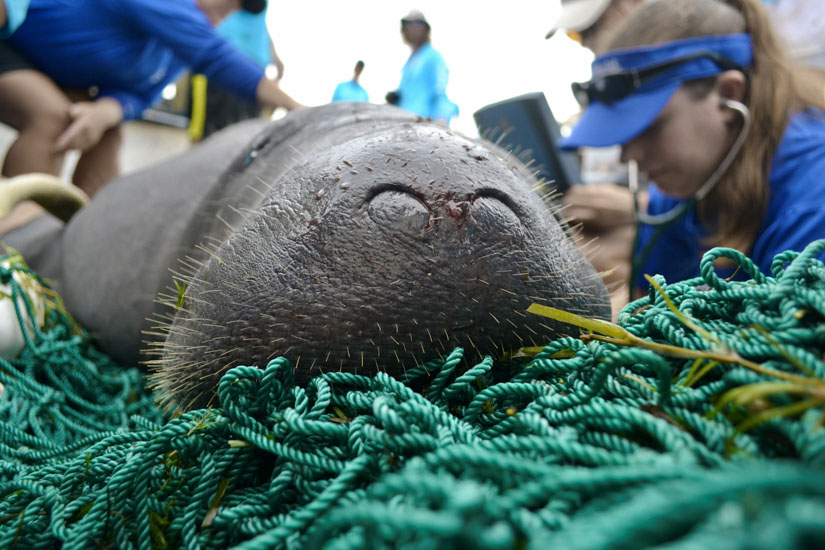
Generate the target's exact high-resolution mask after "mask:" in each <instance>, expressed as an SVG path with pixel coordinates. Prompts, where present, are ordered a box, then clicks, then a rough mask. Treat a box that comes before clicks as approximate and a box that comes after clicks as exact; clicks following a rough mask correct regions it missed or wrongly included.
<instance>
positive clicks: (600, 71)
mask: <svg viewBox="0 0 825 550" xmlns="http://www.w3.org/2000/svg"><path fill="white" fill-rule="evenodd" d="M752 63H753V47H752V46H751V39H750V35H748V34H724V35H716V36H701V37H696V38H687V39H684V40H676V41H673V42H666V43H664V44H656V45H652V46H642V47H638V48H629V49H624V50H617V51H614V52H610V53H607V54H604V55H600V56H599V57H597V58H596V59H595V60H594V61H593V71H592V73H593V78H592V79H591V80H590V81H589V82H585V83H575V84H573V93H574V94H576V99H577V100H578V101H579V103H580V104H582V105H583V106H586V108H585V110H584V113H582V116H581V118H579V121H578V123H576V126H575V127H574V128H573V131H572V132H571V133H570V135H569V136H568V137H566V138H562V139H561V140H559V142H558V146H559V147H560V148H562V149H578V148H579V147H608V146H611V145H622V144H625V143H627V142H628V141H630V140H632V139H633V138H635V137H636V136H638V135H639V134H641V133H642V132H644V131H645V129H647V127H648V126H650V125H651V124H652V123H653V121H654V120H655V119H656V117H657V116H658V115H659V113H660V112H661V111H662V109H664V107H665V105H666V104H667V102H668V101H669V100H670V98H671V97H673V94H674V93H676V90H678V89H679V87H681V85H682V83H684V82H687V81H689V80H696V79H700V78H706V77H709V76H713V75H716V74H719V73H721V72H723V71H726V70H729V69H738V70H741V71H743V72H746V71H747V69H748V68H749V67H750V66H751V64H752Z"/></svg>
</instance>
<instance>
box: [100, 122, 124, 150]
mask: <svg viewBox="0 0 825 550" xmlns="http://www.w3.org/2000/svg"><path fill="white" fill-rule="evenodd" d="M100 141H101V143H105V144H106V145H108V146H109V147H116V148H120V146H121V144H122V143H123V130H122V129H121V125H120V124H118V125H117V126H114V127H112V128H109V129H108V130H106V131H105V132H104V133H103V135H102V136H101V138H100Z"/></svg>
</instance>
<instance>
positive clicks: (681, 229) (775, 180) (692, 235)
mask: <svg viewBox="0 0 825 550" xmlns="http://www.w3.org/2000/svg"><path fill="white" fill-rule="evenodd" d="M751 131H755V130H751ZM769 184H770V199H769V203H768V210H767V212H766V213H765V216H764V218H763V220H762V224H761V227H760V229H759V233H758V234H757V236H756V241H755V242H754V245H753V248H752V249H751V250H750V251H749V253H748V255H749V257H750V258H751V259H752V260H753V261H754V263H755V264H756V266H757V267H758V268H759V270H760V271H762V272H763V273H764V274H766V275H770V274H771V270H770V267H771V261H772V260H773V257H774V256H775V255H776V254H778V253H780V252H784V251H785V250H796V251H802V249H804V248H805V246H806V245H807V244H809V243H810V242H812V241H815V240H817V239H822V238H825V200H823V197H825V113H822V112H820V111H806V112H804V113H798V114H796V115H794V116H793V117H792V118H791V121H790V123H789V124H788V127H787V129H786V130H785V135H784V136H783V137H782V141H781V142H780V144H779V147H778V148H777V150H776V153H775V155H774V158H773V162H772V164H771V171H770V177H769ZM680 202H681V201H680V200H679V199H674V198H672V197H668V196H667V195H665V194H663V193H662V192H661V191H660V190H659V189H658V188H656V187H655V186H651V188H650V201H649V204H648V213H650V214H661V213H664V212H667V211H669V210H671V209H672V208H674V207H675V206H677V205H679V204H680ZM742 204H743V207H747V206H746V205H747V204H748V197H742ZM654 232H655V228H653V227H650V226H643V227H642V232H641V234H640V239H639V242H640V246H639V248H637V252H638V250H640V249H641V248H642V247H644V246H645V245H647V243H648V242H650V239H651V237H652V235H653V234H654ZM707 235H708V232H707V230H706V229H705V227H704V226H703V225H702V223H701V222H700V221H699V216H698V214H697V212H696V208H695V207H694V208H693V209H692V210H690V211H689V212H687V214H685V216H684V217H682V218H681V219H680V220H678V221H676V222H674V225H672V226H670V227H668V228H667V229H666V230H665V231H664V232H663V233H662V236H661V237H660V239H659V240H658V241H657V242H656V243H654V244H653V247H652V250H651V254H650V257H649V258H648V260H647V262H645V264H644V266H643V267H642V270H641V273H640V274H639V278H638V279H636V281H635V282H636V285H637V286H639V287H642V288H646V287H647V282H646V281H645V280H644V277H643V274H644V273H647V274H650V275H653V274H660V275H664V276H665V279H666V280H667V281H668V282H677V281H682V280H685V279H689V278H692V277H696V276H698V275H699V260H700V259H701V257H702V254H703V253H704V252H705V251H706V248H703V247H702V244H701V242H702V240H703V239H704V238H705V237H707ZM820 259H821V260H823V261H825V253H824V254H822V255H820ZM722 275H723V276H726V275H729V273H722ZM747 277H748V276H747V274H745V273H743V272H741V271H740V272H739V273H737V274H736V278H737V279H742V278H747Z"/></svg>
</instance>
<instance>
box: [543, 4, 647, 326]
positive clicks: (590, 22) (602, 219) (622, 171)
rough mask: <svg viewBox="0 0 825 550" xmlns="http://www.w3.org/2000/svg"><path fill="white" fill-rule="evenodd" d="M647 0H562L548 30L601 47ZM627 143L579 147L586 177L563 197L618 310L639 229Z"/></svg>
mask: <svg viewBox="0 0 825 550" xmlns="http://www.w3.org/2000/svg"><path fill="white" fill-rule="evenodd" d="M646 1H647V0H562V2H561V8H562V10H561V14H560V15H559V18H558V20H557V21H556V23H555V24H554V25H553V27H552V28H551V29H550V30H549V31H548V33H547V34H546V35H545V38H548V39H549V38H552V37H553V36H555V35H556V33H558V32H561V31H564V32H566V34H567V36H568V37H570V38H571V39H572V40H574V41H576V42H578V43H579V44H581V46H582V47H584V48H586V49H588V50H590V51H592V52H598V51H599V49H600V48H601V47H602V46H603V45H604V42H605V40H606V39H607V38H608V37H609V35H610V33H611V32H612V31H613V30H614V29H616V27H617V26H620V25H621V24H622V23H624V21H625V20H626V19H627V18H628V17H629V16H630V15H631V14H632V13H633V11H634V10H635V9H636V8H638V7H639V6H640V5H641V4H642V3H644V2H646ZM620 155H621V147H619V146H616V147H609V148H591V147H583V148H581V150H580V151H579V157H580V159H581V178H582V183H583V184H585V185H573V186H571V187H570V188H569V189H568V190H567V192H566V193H565V194H564V196H563V197H562V204H563V205H564V214H565V217H566V218H567V219H568V221H569V222H570V223H571V225H573V226H574V227H576V228H577V229H578V231H579V239H578V240H577V242H579V243H580V244H581V249H582V250H581V251H582V253H583V254H584V255H585V257H586V258H587V259H588V260H589V261H590V263H591V264H593V267H594V268H595V269H596V271H598V272H599V273H601V275H602V279H603V280H604V283H605V285H606V286H607V289H608V291H609V292H610V296H611V301H612V302H613V304H614V307H613V310H614V313H618V310H619V308H620V306H621V305H624V303H626V302H627V280H628V278H629V277H630V269H631V263H630V255H631V254H630V248H631V243H632V240H633V234H634V232H635V226H634V218H633V209H632V205H633V197H632V195H631V194H630V191H629V190H628V188H627V177H628V172H627V165H626V164H624V163H622V162H621V161H620V158H619V157H620Z"/></svg>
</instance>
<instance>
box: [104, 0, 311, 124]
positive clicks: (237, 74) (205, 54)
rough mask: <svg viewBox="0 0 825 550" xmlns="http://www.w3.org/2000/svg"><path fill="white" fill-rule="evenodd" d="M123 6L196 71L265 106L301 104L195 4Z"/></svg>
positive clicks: (146, 0)
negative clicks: (274, 81) (267, 77)
mask: <svg viewBox="0 0 825 550" xmlns="http://www.w3.org/2000/svg"><path fill="white" fill-rule="evenodd" d="M122 6H123V7H122V8H120V9H122V10H124V12H128V13H125V14H124V15H127V16H128V21H129V22H130V23H133V24H135V25H138V26H139V27H140V29H141V31H142V32H143V34H145V35H147V36H151V37H155V38H157V39H158V40H159V41H160V42H161V43H162V44H163V45H164V46H166V47H167V48H169V49H170V50H172V52H174V54H175V56H176V57H177V58H178V59H179V60H180V61H182V62H183V63H184V64H185V65H187V66H189V67H190V68H191V69H192V71H193V72H196V73H201V74H204V75H206V76H207V78H209V79H210V80H212V81H213V82H215V83H218V84H220V85H221V86H223V87H224V88H226V89H227V90H229V91H231V92H233V93H234V94H236V95H238V96H239V97H242V98H245V99H247V100H249V101H259V102H261V101H260V100H261V99H264V101H263V102H261V103H262V105H264V106H268V107H273V108H276V107H285V108H294V107H295V105H297V103H296V102H295V101H294V100H292V98H289V96H286V94H284V93H283V92H282V91H281V90H280V88H279V87H278V86H277V85H275V86H272V85H270V84H269V83H268V82H271V81H266V82H265V81H264V78H265V76H264V67H261V66H260V65H259V64H257V63H255V62H254V61H253V60H252V59H250V58H249V57H248V56H246V55H245V54H243V53H242V52H240V51H239V50H238V49H236V48H235V47H234V46H232V45H231V44H230V43H229V42H227V41H226V40H225V39H224V38H223V37H221V36H219V35H218V34H217V33H216V32H215V30H214V28H213V27H212V25H211V24H210V23H209V20H208V19H207V18H206V16H205V15H204V14H203V12H201V11H200V10H199V9H197V7H195V4H194V3H191V4H190V3H188V2H168V1H160V0H133V1H131V2H124V3H122ZM259 90H260V91H261V92H262V93H259Z"/></svg>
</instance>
